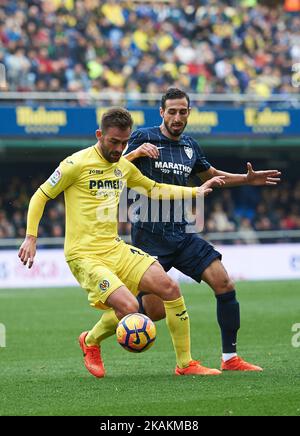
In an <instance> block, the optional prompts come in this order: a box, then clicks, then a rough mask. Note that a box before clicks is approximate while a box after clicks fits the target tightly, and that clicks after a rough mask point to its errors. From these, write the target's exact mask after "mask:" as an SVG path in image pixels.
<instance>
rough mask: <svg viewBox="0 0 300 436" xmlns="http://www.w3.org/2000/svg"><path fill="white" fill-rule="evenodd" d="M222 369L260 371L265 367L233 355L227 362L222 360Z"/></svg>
mask: <svg viewBox="0 0 300 436" xmlns="http://www.w3.org/2000/svg"><path fill="white" fill-rule="evenodd" d="M221 370H222V371H259V372H261V371H263V369H262V368H261V367H260V366H256V365H252V363H248V362H246V361H245V360H243V359H242V358H241V357H239V356H235V357H232V358H231V359H230V360H227V362H224V360H222V364H221Z"/></svg>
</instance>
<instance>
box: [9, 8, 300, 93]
mask: <svg viewBox="0 0 300 436" xmlns="http://www.w3.org/2000/svg"><path fill="white" fill-rule="evenodd" d="M279 3H280V2H279ZM254 6H255V7H254ZM299 29H300V17H299V14H292V13H287V12H286V11H285V10H284V8H283V6H282V5H281V6H279V7H278V8H277V9H276V8H275V9H274V8H273V9H269V8H268V7H267V6H264V5H261V4H259V2H258V1H257V0H239V1H237V0H223V1H219V0H218V1H217V0H209V1H208V0H169V1H167V0H164V1H163V0H161V1H152V2H138V1H135V2H134V1H122V0H118V1H117V0H107V1H105V2H99V1H98V0H77V1H76V0H47V1H41V0H28V1H24V0H21V1H16V0H0V63H3V64H4V65H5V66H6V71H7V90H10V91H54V92H55V91H61V90H66V91H74V92H75V91H76V92H77V91H89V92H90V93H91V95H93V93H98V92H99V91H102V92H109V93H111V94H113V93H114V92H120V91H125V92H126V93H127V95H128V98H130V97H136V96H139V94H140V93H141V92H148V93H161V92H164V91H165V89H166V88H167V87H168V86H170V85H172V86H177V87H179V88H183V89H185V90H186V91H188V92H197V93H207V94H209V93H243V94H244V93H252V94H257V95H261V96H263V97H268V96H269V95H270V94H276V93H279V94H285V93H287V92H288V93H293V92H298V90H297V89H295V88H293V87H292V85H291V66H292V64H294V63H296V62H300V35H299Z"/></svg>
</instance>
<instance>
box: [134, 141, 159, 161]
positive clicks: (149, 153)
mask: <svg viewBox="0 0 300 436" xmlns="http://www.w3.org/2000/svg"><path fill="white" fill-rule="evenodd" d="M136 157H137V158H139V157H150V158H151V159H158V158H159V150H158V148H157V147H156V146H155V145H153V144H151V143H150V142H145V143H144V144H142V145H140V146H139V147H138V148H137V149H136Z"/></svg>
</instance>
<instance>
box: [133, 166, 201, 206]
mask: <svg viewBox="0 0 300 436" xmlns="http://www.w3.org/2000/svg"><path fill="white" fill-rule="evenodd" d="M128 165H129V167H130V169H129V175H128V178H127V186H128V188H132V189H134V190H135V191H137V192H138V193H140V194H143V195H146V196H148V197H151V198H155V199H157V198H161V199H162V200H170V199H172V200H181V199H183V198H184V197H195V196H196V192H197V191H196V188H187V187H184V186H178V185H168V184H166V183H157V182H155V181H154V180H151V179H149V178H148V177H146V176H144V175H143V174H142V173H141V172H140V171H139V169H138V168H136V167H135V165H133V164H132V163H131V162H128Z"/></svg>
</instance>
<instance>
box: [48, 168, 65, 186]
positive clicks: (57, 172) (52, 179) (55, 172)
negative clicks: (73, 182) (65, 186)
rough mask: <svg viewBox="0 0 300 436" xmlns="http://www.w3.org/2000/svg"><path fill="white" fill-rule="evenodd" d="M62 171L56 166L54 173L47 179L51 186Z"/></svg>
mask: <svg viewBox="0 0 300 436" xmlns="http://www.w3.org/2000/svg"><path fill="white" fill-rule="evenodd" d="M61 176H62V173H61V170H60V169H59V168H56V170H55V171H54V173H53V174H52V175H51V176H50V177H49V179H48V181H49V183H50V185H51V186H55V185H56V184H57V183H58V182H59V181H60V179H61Z"/></svg>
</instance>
